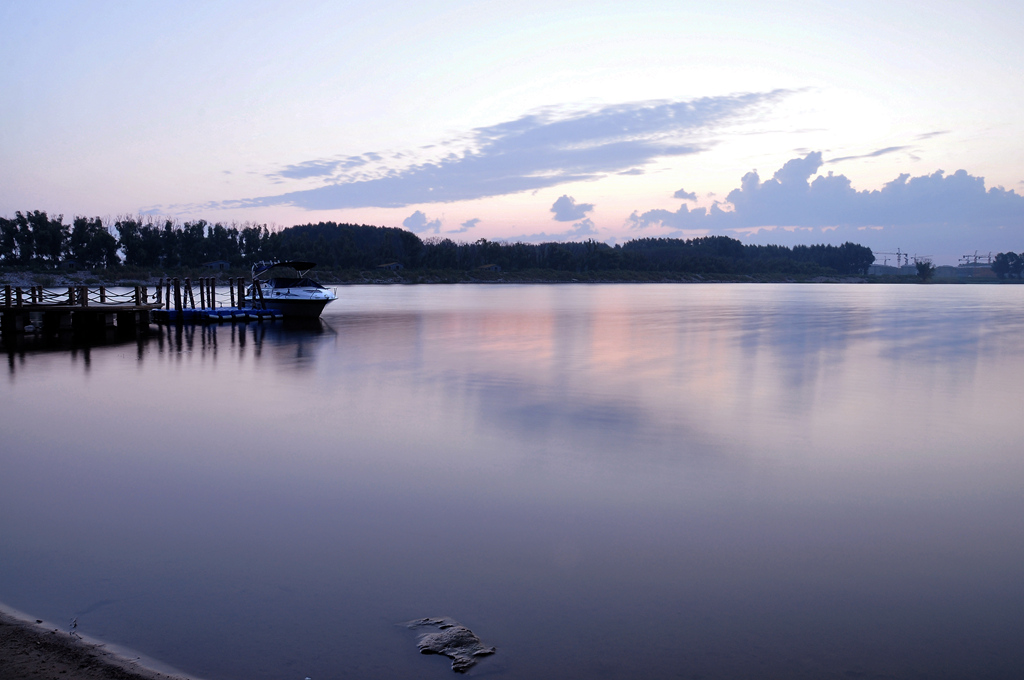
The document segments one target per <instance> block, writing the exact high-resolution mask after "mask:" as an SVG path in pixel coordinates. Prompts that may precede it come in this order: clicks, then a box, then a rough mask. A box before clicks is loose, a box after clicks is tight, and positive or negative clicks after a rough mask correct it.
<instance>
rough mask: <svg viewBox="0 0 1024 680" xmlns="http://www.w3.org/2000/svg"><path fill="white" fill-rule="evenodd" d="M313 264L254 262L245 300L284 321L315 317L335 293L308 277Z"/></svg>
mask: <svg viewBox="0 0 1024 680" xmlns="http://www.w3.org/2000/svg"><path fill="white" fill-rule="evenodd" d="M315 266H316V264H315V263H313V262H301V261H297V260H289V261H287V262H276V261H271V262H257V263H256V264H254V265H253V266H252V281H253V284H252V287H251V288H250V289H249V299H250V300H251V301H252V303H251V304H252V306H253V307H255V308H262V309H272V310H276V311H279V312H281V314H283V315H284V317H285V318H289V317H303V318H314V319H315V318H317V317H319V316H320V313H321V312H322V311H323V309H324V307H326V306H327V305H328V303H331V302H333V301H334V300H336V299H337V298H338V296H337V294H336V293H335V292H334V291H332V290H329V289H327V288H324V287H323V286H321V285H320V284H319V283H317V282H316V281H314V280H313V279H311V278H309V276H307V274H308V273H309V271H310V270H311V269H313V267H315Z"/></svg>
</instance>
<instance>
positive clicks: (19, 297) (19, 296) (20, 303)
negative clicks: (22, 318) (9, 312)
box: [16, 286, 24, 307]
mask: <svg viewBox="0 0 1024 680" xmlns="http://www.w3.org/2000/svg"><path fill="white" fill-rule="evenodd" d="M16 292H17V298H18V302H17V305H18V306H19V307H21V305H22V304H23V303H24V300H22V299H21V286H18V290H17V291H16Z"/></svg>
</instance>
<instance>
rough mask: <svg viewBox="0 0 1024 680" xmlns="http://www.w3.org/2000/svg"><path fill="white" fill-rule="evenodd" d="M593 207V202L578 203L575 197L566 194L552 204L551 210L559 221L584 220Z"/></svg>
mask: <svg viewBox="0 0 1024 680" xmlns="http://www.w3.org/2000/svg"><path fill="white" fill-rule="evenodd" d="M593 209H594V204H593V203H577V202H576V199H575V198H573V197H572V196H567V195H564V194H563V195H562V196H560V197H559V198H558V200H556V201H555V203H554V205H552V206H551V212H553V213H555V217H554V219H555V220H557V221H558V222H573V221H575V220H582V219H584V218H585V217H586V216H587V213H588V212H590V211H592V210H593Z"/></svg>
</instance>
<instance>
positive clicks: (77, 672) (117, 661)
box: [0, 605, 194, 680]
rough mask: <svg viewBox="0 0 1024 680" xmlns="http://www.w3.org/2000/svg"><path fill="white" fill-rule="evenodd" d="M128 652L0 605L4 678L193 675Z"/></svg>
mask: <svg viewBox="0 0 1024 680" xmlns="http://www.w3.org/2000/svg"><path fill="white" fill-rule="evenodd" d="M126 652H127V650H117V648H114V647H111V646H110V645H107V644H104V643H102V642H100V641H98V640H92V639H90V638H83V637H80V636H78V635H72V634H71V633H69V632H67V631H66V630H60V629H58V628H56V627H54V626H53V625H52V624H50V623H47V622H45V621H41V620H40V619H33V618H29V617H27V616H26V615H25V614H23V613H22V612H19V611H17V610H14V609H11V608H9V607H5V606H3V605H0V677H2V678H58V677H60V678H61V679H62V680H188V676H185V675H181V674H179V673H177V672H173V671H170V672H161V671H159V670H156V668H154V667H153V666H160V664H158V663H157V662H155V661H153V660H149V659H144V658H142V657H141V656H130V655H129V654H128V653H126ZM193 680H194V679H193Z"/></svg>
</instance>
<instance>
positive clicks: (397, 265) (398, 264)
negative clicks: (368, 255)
mask: <svg viewBox="0 0 1024 680" xmlns="http://www.w3.org/2000/svg"><path fill="white" fill-rule="evenodd" d="M377 269H389V270H391V271H396V270H398V269H405V267H404V266H403V265H402V263H401V262H388V263H387V264H379V265H377Z"/></svg>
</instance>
